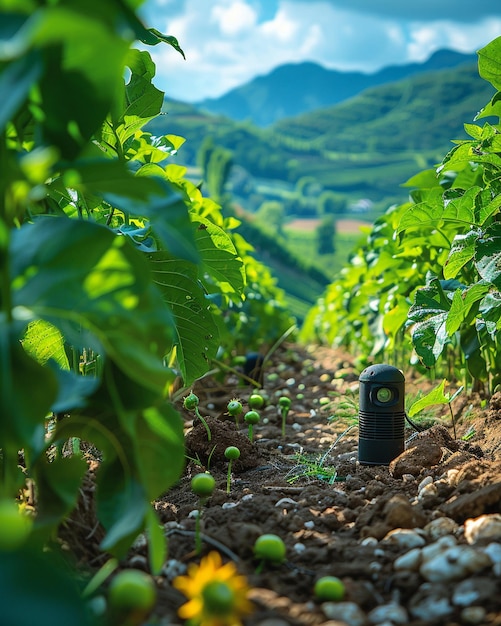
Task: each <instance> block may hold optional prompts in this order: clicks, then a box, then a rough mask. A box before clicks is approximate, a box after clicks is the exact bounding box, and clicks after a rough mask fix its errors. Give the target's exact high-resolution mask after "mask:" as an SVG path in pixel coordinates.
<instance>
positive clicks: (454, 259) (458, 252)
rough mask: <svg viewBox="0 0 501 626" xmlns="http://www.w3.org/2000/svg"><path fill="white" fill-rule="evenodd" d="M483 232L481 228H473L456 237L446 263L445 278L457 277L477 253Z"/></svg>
mask: <svg viewBox="0 0 501 626" xmlns="http://www.w3.org/2000/svg"><path fill="white" fill-rule="evenodd" d="M481 234H482V231H481V230H479V229H473V230H470V231H469V232H467V233H465V234H459V235H456V236H455V237H454V239H453V240H452V245H451V250H450V252H449V256H448V257H447V260H446V262H445V264H444V278H446V279H449V278H455V277H456V276H457V274H458V272H459V271H460V270H461V268H462V267H464V266H465V265H466V263H468V261H471V259H472V258H473V257H474V255H475V244H476V242H477V240H478V238H479V237H480V235H481Z"/></svg>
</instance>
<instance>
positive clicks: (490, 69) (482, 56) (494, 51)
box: [478, 37, 501, 91]
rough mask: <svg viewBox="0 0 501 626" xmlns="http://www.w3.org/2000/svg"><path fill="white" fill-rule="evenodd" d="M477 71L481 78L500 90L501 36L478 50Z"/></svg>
mask: <svg viewBox="0 0 501 626" xmlns="http://www.w3.org/2000/svg"><path fill="white" fill-rule="evenodd" d="M478 71H479V74H480V76H481V77H482V78H485V80H487V81H489V82H490V83H491V85H492V86H493V87H495V88H496V89H497V90H498V91H501V37H497V38H496V39H494V41H491V42H490V43H488V44H487V45H486V46H484V47H483V48H482V49H481V50H479V51H478Z"/></svg>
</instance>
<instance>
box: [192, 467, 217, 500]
mask: <svg viewBox="0 0 501 626" xmlns="http://www.w3.org/2000/svg"><path fill="white" fill-rule="evenodd" d="M215 487H216V481H215V480H214V476H212V475H211V474H207V473H206V472H201V473H200V474H196V475H195V476H193V478H192V479H191V488H192V490H193V493H196V494H197V496H200V497H201V498H207V497H208V496H210V495H212V492H213V491H214V488H215Z"/></svg>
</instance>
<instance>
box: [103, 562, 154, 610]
mask: <svg viewBox="0 0 501 626" xmlns="http://www.w3.org/2000/svg"><path fill="white" fill-rule="evenodd" d="M156 599H157V590H156V587H155V583H154V582H153V579H152V578H151V576H149V575H148V574H146V572H141V571H140V570H136V569H127V570H122V571H121V572H119V573H118V574H117V575H116V576H115V577H114V578H113V580H112V581H111V583H110V587H109V590H108V602H109V604H110V607H111V608H112V609H114V610H118V611H121V612H122V611H123V612H129V611H130V612H134V613H141V614H142V615H148V614H149V613H150V611H151V610H152V609H153V607H154V606H155V602H156Z"/></svg>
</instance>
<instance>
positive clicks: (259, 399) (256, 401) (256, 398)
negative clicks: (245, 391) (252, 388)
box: [247, 393, 264, 409]
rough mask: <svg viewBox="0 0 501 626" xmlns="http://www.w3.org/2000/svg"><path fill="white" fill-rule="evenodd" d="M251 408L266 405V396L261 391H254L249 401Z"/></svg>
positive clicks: (259, 407)
mask: <svg viewBox="0 0 501 626" xmlns="http://www.w3.org/2000/svg"><path fill="white" fill-rule="evenodd" d="M247 402H248V405H249V407H250V408H251V409H262V408H263V406H264V398H263V396H262V395H261V394H259V393H253V394H252V395H250V396H249V400H248V401H247Z"/></svg>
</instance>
